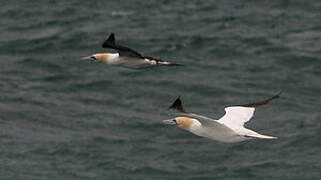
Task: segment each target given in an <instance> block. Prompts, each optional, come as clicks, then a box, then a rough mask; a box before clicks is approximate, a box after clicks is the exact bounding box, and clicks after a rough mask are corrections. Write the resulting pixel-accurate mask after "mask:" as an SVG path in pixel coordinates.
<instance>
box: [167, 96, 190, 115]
mask: <svg viewBox="0 0 321 180" xmlns="http://www.w3.org/2000/svg"><path fill="white" fill-rule="evenodd" d="M168 110H176V111H179V112H182V113H187V112H186V111H185V109H184V108H183V104H182V101H181V99H180V97H177V99H176V100H175V101H174V103H173V104H172V105H171V106H170V107H169V108H168Z"/></svg>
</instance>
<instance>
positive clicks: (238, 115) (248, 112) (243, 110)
mask: <svg viewBox="0 0 321 180" xmlns="http://www.w3.org/2000/svg"><path fill="white" fill-rule="evenodd" d="M254 111H255V108H254V107H242V106H232V107H227V108H225V115H224V116H223V117H222V118H221V119H219V120H218V122H220V123H222V124H224V125H226V126H229V127H231V126H232V127H233V126H234V127H235V126H241V127H243V126H244V123H246V122H247V121H249V120H250V119H251V117H252V116H253V114H254Z"/></svg>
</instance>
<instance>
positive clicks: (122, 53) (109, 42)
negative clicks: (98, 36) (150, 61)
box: [102, 33, 143, 58]
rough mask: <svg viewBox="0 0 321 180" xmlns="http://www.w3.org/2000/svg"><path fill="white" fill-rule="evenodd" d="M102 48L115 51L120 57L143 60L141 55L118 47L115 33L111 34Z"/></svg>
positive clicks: (123, 47) (126, 48)
mask: <svg viewBox="0 0 321 180" xmlns="http://www.w3.org/2000/svg"><path fill="white" fill-rule="evenodd" d="M102 47H103V48H111V49H115V50H116V51H117V52H118V53H119V56H126V57H135V58H143V56H142V55H141V54H140V53H138V52H137V51H135V50H133V49H130V48H128V47H125V46H121V45H116V41H115V35H114V33H111V34H110V35H109V37H108V39H107V40H106V41H105V42H104V43H103V45H102Z"/></svg>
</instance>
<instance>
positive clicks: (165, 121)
mask: <svg viewBox="0 0 321 180" xmlns="http://www.w3.org/2000/svg"><path fill="white" fill-rule="evenodd" d="M163 123H164V124H168V125H175V124H177V122H176V119H175V118H174V119H167V120H163Z"/></svg>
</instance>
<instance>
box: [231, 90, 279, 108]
mask: <svg viewBox="0 0 321 180" xmlns="http://www.w3.org/2000/svg"><path fill="white" fill-rule="evenodd" d="M280 94H281V92H279V93H278V94H276V95H274V96H272V97H270V98H267V99H264V100H261V101H257V102H253V103H249V104H242V105H233V106H243V107H258V106H262V105H264V104H267V103H269V102H270V101H272V100H273V99H277V98H279V97H280Z"/></svg>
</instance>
